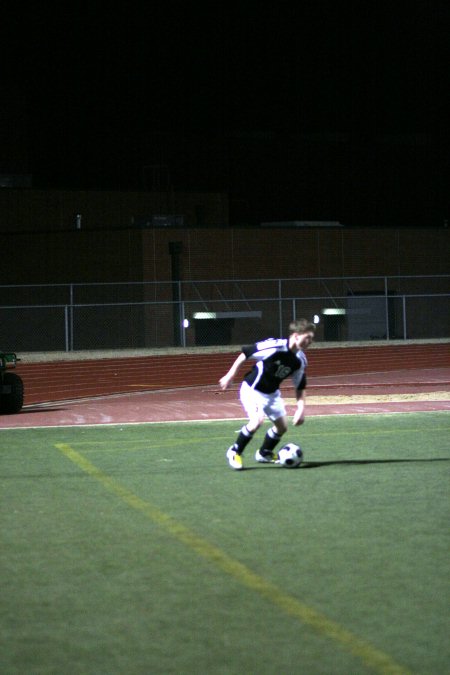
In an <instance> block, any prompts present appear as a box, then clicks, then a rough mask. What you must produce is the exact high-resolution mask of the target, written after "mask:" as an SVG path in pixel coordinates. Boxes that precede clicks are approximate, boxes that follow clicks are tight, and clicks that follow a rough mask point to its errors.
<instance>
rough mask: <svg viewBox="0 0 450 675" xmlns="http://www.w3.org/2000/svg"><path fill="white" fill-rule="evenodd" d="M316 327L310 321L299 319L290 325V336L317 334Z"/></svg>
mask: <svg viewBox="0 0 450 675" xmlns="http://www.w3.org/2000/svg"><path fill="white" fill-rule="evenodd" d="M315 332H316V326H315V324H314V323H311V321H308V319H297V320H296V321H291V323H290V324H289V334H290V335H292V333H315Z"/></svg>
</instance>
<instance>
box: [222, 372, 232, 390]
mask: <svg viewBox="0 0 450 675" xmlns="http://www.w3.org/2000/svg"><path fill="white" fill-rule="evenodd" d="M230 382H231V380H230V378H229V377H227V376H226V375H224V376H223V377H221V378H220V380H219V385H220V388H221V389H223V390H224V391H225V389H226V388H227V387H228V385H229V384H230Z"/></svg>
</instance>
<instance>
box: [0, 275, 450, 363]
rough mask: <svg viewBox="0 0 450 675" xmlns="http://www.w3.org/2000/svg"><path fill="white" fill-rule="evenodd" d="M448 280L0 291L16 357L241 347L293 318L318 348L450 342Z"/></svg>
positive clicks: (7, 342) (3, 338)
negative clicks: (308, 325)
mask: <svg viewBox="0 0 450 675" xmlns="http://www.w3.org/2000/svg"><path fill="white" fill-rule="evenodd" d="M449 281H450V275H448V276H435V277H433V276H431V277H430V276H427V277H365V278H364V277H363V278H328V279H265V280H255V279H253V280H238V281H228V280H216V281H208V282H204V281H202V282H195V281H180V282H163V283H123V284H118V283H111V284H59V285H47V286H0V348H1V349H3V350H13V351H17V352H21V351H22V352H31V351H36V352H38V351H39V352H40V351H67V352H69V351H75V350H76V351H78V350H104V349H149V348H161V347H170V346H181V347H191V346H197V345H199V346H205V345H240V344H245V343H248V342H252V341H254V340H256V339H259V338H261V337H266V336H274V337H277V336H282V335H285V334H286V331H287V326H288V324H289V323H290V321H292V319H295V318H301V317H305V318H307V319H309V320H311V321H314V322H315V323H316V324H317V340H319V341H325V342H344V341H345V342H352V341H366V340H393V339H400V340H406V339H435V338H448V337H449V336H450V292H449V290H450V289H449Z"/></svg>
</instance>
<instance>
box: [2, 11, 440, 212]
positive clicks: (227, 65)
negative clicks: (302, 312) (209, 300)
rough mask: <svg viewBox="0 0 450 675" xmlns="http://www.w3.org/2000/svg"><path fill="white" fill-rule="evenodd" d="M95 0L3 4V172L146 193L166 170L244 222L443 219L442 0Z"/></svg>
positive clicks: (47, 182)
mask: <svg viewBox="0 0 450 675" xmlns="http://www.w3.org/2000/svg"><path fill="white" fill-rule="evenodd" d="M92 4H93V3H90V4H88V3H77V6H76V9H73V8H72V9H70V8H68V6H66V5H64V3H60V4H57V3H55V4H54V5H53V3H52V4H51V5H50V6H48V4H46V3H42V6H41V3H39V5H40V6H39V7H38V8H37V7H35V8H32V9H30V10H29V11H28V12H27V13H25V10H21V11H19V10H16V11H14V8H11V9H8V10H7V11H6V12H5V14H4V16H3V18H2V26H1V31H2V35H1V42H2V46H1V49H2V52H3V56H2V80H3V87H2V89H3V96H2V99H3V100H4V102H5V105H4V106H3V112H2V116H3V124H2V127H3V131H2V135H1V136H0V140H1V142H2V149H3V152H2V159H1V165H0V173H9V172H10V173H18V172H21V171H23V172H25V173H32V174H33V181H34V185H35V186H36V187H57V188H81V189H110V188H111V189H141V188H142V187H144V183H145V179H148V176H146V174H145V172H144V171H143V167H144V166H148V165H155V164H163V165H167V166H168V167H169V171H170V180H171V183H172V184H173V186H174V188H175V189H183V188H185V189H199V190H201V189H221V190H225V191H229V192H230V195H231V199H232V200H233V199H234V200H235V202H236V204H238V203H241V204H242V203H246V204H247V206H246V209H244V210H245V211H246V212H245V214H244V213H242V214H241V216H240V217H241V218H244V219H245V218H248V219H249V220H251V219H252V218H254V219H256V220H258V219H263V220H264V219H266V220H268V219H278V218H279V219H284V218H286V219H303V218H305V219H311V218H316V219H330V220H337V219H340V220H343V219H344V220H345V219H346V220H347V221H348V222H350V223H351V222H352V220H355V221H357V220H358V219H359V220H360V221H361V219H362V221H363V222H362V224H372V221H375V220H376V221H377V222H379V218H380V217H383V215H385V216H386V222H387V223H388V224H394V222H398V223H399V224H411V222H410V219H411V218H414V217H416V218H418V219H419V220H420V219H422V221H423V223H424V224H436V225H440V224H441V223H442V221H443V218H444V217H446V216H447V217H448V213H446V210H447V201H446V199H447V197H446V193H447V188H446V186H445V185H444V184H445V179H444V176H445V170H446V153H447V149H448V127H447V116H446V112H447V110H446V108H445V96H444V94H445V90H446V88H447V84H448V83H447V78H448V74H447V69H448V60H446V59H448V53H447V49H448V34H449V32H448V28H449V11H448V9H447V5H448V3H447V2H441V1H437V0H409V2H389V3H388V2H383V1H382V0H379V1H378V2H374V1H372V0H368V1H364V2H361V1H359V2H356V1H351V2H350V1H345V0H341V1H340V0H334V1H333V2H332V1H325V0H315V1H314V0H310V1H308V2H302V1H301V0H298V1H297V2H295V3H293V2H283V1H280V2H271V3H265V2H245V3H244V2H241V3H233V2H223V3H220V2H217V3H216V2H214V3H207V4H206V3H199V2H186V1H185V2H182V3H181V2H177V3H174V2H165V3H151V2H149V3H146V4H145V5H143V7H141V6H140V5H138V4H132V3H131V5H128V6H127V7H126V8H123V7H122V8H120V7H119V8H118V9H110V8H109V7H107V6H106V5H105V6H103V7H98V6H92ZM204 4H206V6H203V5H204ZM130 6H131V7H132V9H131V10H130ZM69 7H70V6H69ZM399 175H402V176H404V179H402V180H400V181H399V180H398V176H399ZM161 176H162V177H163V178H165V173H164V174H161ZM153 180H154V178H153ZM150 182H151V181H150ZM400 183H401V184H402V185H400ZM150 187H151V185H150ZM411 194H414V195H415V198H414V199H413V200H412V203H411V199H410V196H411ZM256 204H258V205H259V208H256ZM237 218H238V219H239V215H238V216H237ZM389 219H390V220H392V223H391V222H390V220H389ZM400 221H402V222H400ZM403 221H405V222H403ZM406 221H408V223H407V222H406ZM425 221H426V222H425ZM412 224H416V223H412Z"/></svg>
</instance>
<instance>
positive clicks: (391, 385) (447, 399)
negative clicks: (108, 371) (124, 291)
mask: <svg viewBox="0 0 450 675" xmlns="http://www.w3.org/2000/svg"><path fill="white" fill-rule="evenodd" d="M436 392H439V393H438V394H437V393H436ZM283 393H284V395H285V396H286V398H287V399H289V397H291V396H292V395H293V393H292V390H291V389H290V388H289V387H288V386H286V387H285V388H284V389H283ZM361 395H363V396H364V401H363V402H361V400H357V399H355V397H360V396H361ZM307 396H308V397H309V399H310V402H309V403H308V399H307V416H314V415H336V414H368V413H395V412H428V411H437V410H447V411H450V368H422V369H405V370H394V371H392V370H391V371H385V372H378V373H356V374H353V375H351V374H346V375H333V376H328V377H326V376H323V377H310V378H309V386H308V392H307ZM340 396H346V397H350V398H348V399H347V400H346V402H345V403H337V399H336V397H340ZM368 396H377V398H379V397H380V396H382V400H381V401H380V400H376V401H373V402H370V401H368V400H366V398H367V397H368ZM330 397H333V399H335V400H330ZM351 397H353V398H354V399H355V400H352V398H351ZM436 397H437V398H436ZM435 399H436V400H435ZM292 410H293V406H288V412H292ZM242 418H243V412H242V409H241V406H240V403H239V401H238V391H237V386H234V387H233V388H232V389H231V390H229V391H226V392H222V391H221V390H220V389H219V387H218V386H216V385H209V386H201V385H200V386H197V387H184V388H178V389H162V390H153V391H141V392H132V393H128V394H115V395H109V396H100V397H91V398H85V399H75V400H64V401H60V402H51V403H35V404H29V405H25V406H24V408H23V410H22V411H21V413H19V414H17V415H3V416H1V417H0V429H12V428H32V427H49V426H50V427H59V426H82V425H102V424H138V423H150V422H170V421H188V420H214V419H242ZM0 442H1V436H0Z"/></svg>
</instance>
